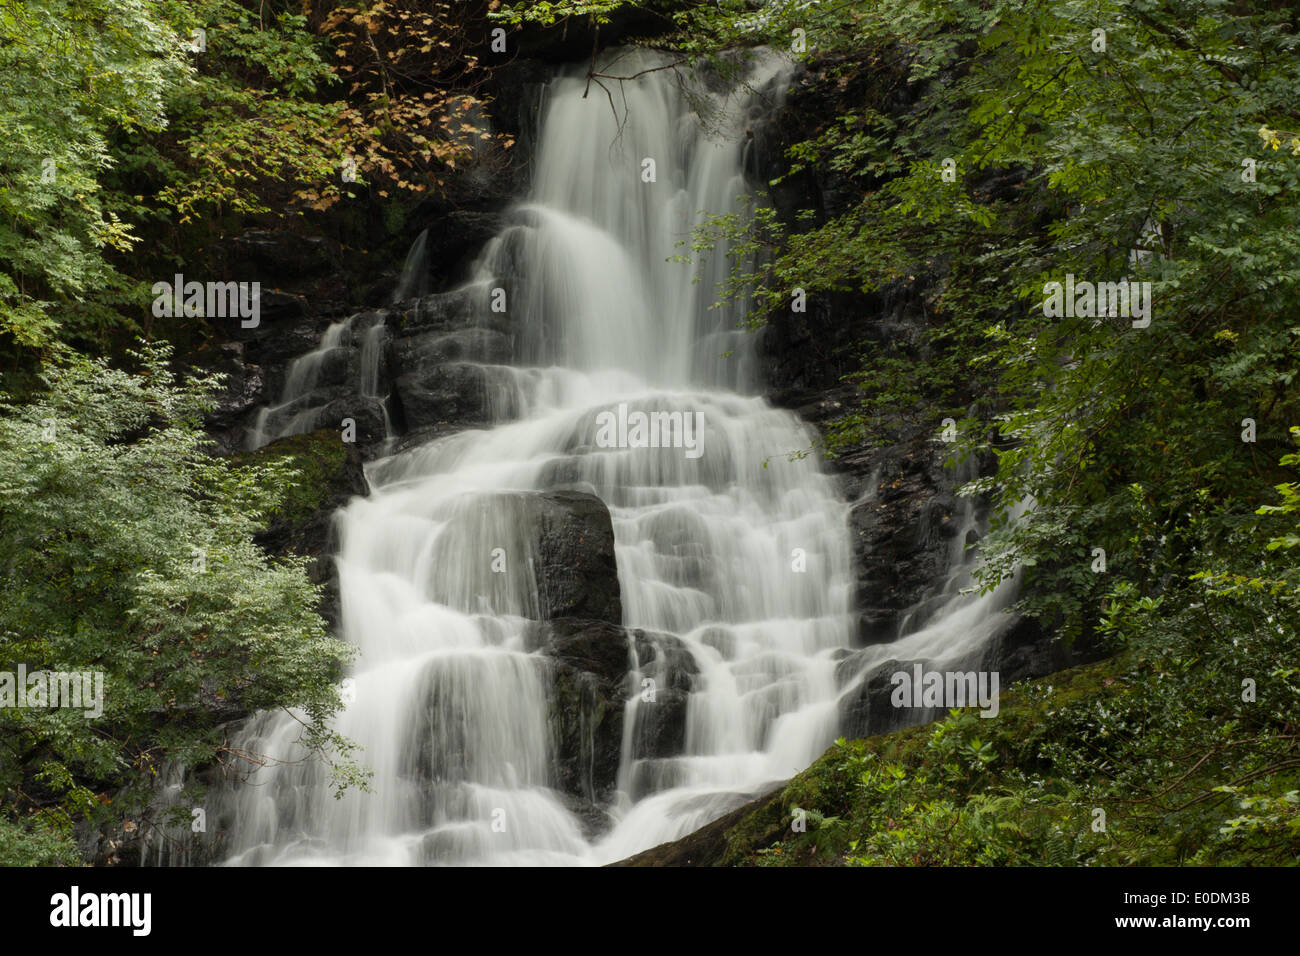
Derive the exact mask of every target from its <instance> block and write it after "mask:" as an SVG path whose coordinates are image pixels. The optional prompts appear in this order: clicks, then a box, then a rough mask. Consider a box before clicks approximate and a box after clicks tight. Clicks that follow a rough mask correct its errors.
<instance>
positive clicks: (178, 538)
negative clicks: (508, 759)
mask: <svg viewBox="0 0 1300 956" xmlns="http://www.w3.org/2000/svg"><path fill="white" fill-rule="evenodd" d="M167 356H168V349H167V348H166V347H163V346H144V347H142V349H141V350H140V351H139V352H137V353H134V358H135V359H136V361H137V362H138V370H137V371H135V372H126V371H120V370H115V369H112V368H110V367H109V366H108V364H107V363H106V362H104V361H102V360H90V359H86V358H84V357H81V356H77V355H73V354H70V355H67V356H65V357H64V358H63V359H61V360H60V361H58V362H57V363H55V364H53V365H51V366H50V368H49V369H48V370H47V372H46V373H45V375H44V379H45V382H46V384H47V386H48V388H47V391H46V392H45V393H44V394H43V395H41V396H40V397H39V399H37V400H34V401H31V402H29V403H28V404H26V405H23V406H16V405H12V404H7V403H6V404H0V672H7V673H10V674H14V673H16V672H17V670H18V667H19V665H22V666H23V667H25V669H26V671H27V672H28V673H29V674H30V673H34V672H38V671H46V672H51V671H53V672H77V673H79V672H98V673H100V674H102V680H103V685H102V686H103V701H102V706H103V714H102V717H98V718H93V717H89V716H87V711H86V709H73V708H69V707H67V706H63V707H60V708H49V707H42V706H29V707H26V708H19V707H14V706H7V707H3V708H0V792H2V793H4V794H5V797H4V803H3V805H2V806H3V814H4V815H5V816H7V817H8V818H9V819H10V820H11V821H22V824H23V826H24V827H25V828H27V829H28V830H29V832H31V833H37V832H38V831H39V833H44V834H46V836H47V837H48V835H49V834H50V833H57V834H64V835H66V833H67V832H68V827H69V825H70V823H71V821H72V820H74V819H76V818H82V817H84V818H88V819H91V820H94V819H97V818H98V816H99V815H100V814H102V813H105V812H108V811H107V808H106V807H105V805H104V803H105V801H106V800H108V799H109V798H110V794H111V793H113V792H114V791H115V790H117V789H118V788H123V789H124V795H123V796H121V797H118V798H117V800H118V805H115V806H114V807H113V808H112V809H113V811H114V812H116V813H119V814H120V813H122V812H124V809H125V810H127V811H129V810H130V809H131V808H133V807H138V806H140V805H142V803H143V801H144V800H145V799H146V798H147V796H148V793H149V788H150V786H151V784H152V781H153V778H154V775H155V774H156V773H157V772H158V769H159V768H160V767H161V766H162V765H163V764H164V762H167V761H176V762H179V763H180V764H182V765H184V766H187V767H194V766H197V765H200V764H203V763H205V762H211V761H213V760H217V761H220V762H222V763H223V765H225V766H226V768H227V769H228V770H229V771H230V772H235V773H238V772H240V770H241V764H240V760H239V759H238V758H234V757H232V755H231V754H230V753H229V752H228V751H227V750H226V749H225V746H224V741H225V736H224V730H223V725H224V723H225V722H226V721H229V720H230V719H232V718H233V717H236V716H239V715H241V714H244V713H249V712H253V711H256V710H259V709H264V708H281V707H282V708H286V709H289V710H290V711H291V712H293V713H295V714H296V715H298V716H299V718H300V719H301V720H302V722H303V725H304V738H305V743H306V745H307V746H308V747H309V748H311V749H312V750H313V751H314V753H315V754H317V755H318V756H319V757H321V758H322V759H327V760H330V761H337V764H336V770H337V772H338V775H339V776H338V778H337V779H338V782H339V783H340V785H346V784H347V783H351V782H356V781H357V780H359V779H360V778H359V775H358V774H357V771H356V768H355V767H353V766H352V765H351V764H350V763H349V762H348V761H347V759H346V757H347V753H348V751H349V749H350V745H349V744H348V742H347V741H346V740H344V739H343V738H341V737H339V736H338V735H336V734H334V733H333V732H332V731H331V730H330V729H329V727H328V719H329V717H330V715H331V714H332V713H333V712H334V711H335V710H336V709H337V708H338V706H339V697H338V692H337V689H336V686H335V682H336V681H337V679H338V676H339V674H340V669H341V665H342V664H343V662H344V661H345V660H347V659H348V656H349V649H348V648H347V646H346V645H344V644H342V643H341V642H339V641H337V640H335V639H334V638H332V637H330V636H328V635H327V633H326V630H325V626H324V623H323V621H322V620H321V618H320V617H319V615H318V614H317V603H318V599H319V594H318V591H317V588H316V587H315V586H313V585H312V584H311V583H310V582H309V580H308V578H307V574H306V571H305V569H304V566H303V563H302V561H301V559H281V560H271V559H270V558H268V556H267V555H266V554H265V553H264V552H262V550H261V549H260V548H259V547H258V546H257V545H256V544H255V543H254V541H253V535H254V533H255V532H257V531H258V530H259V529H260V528H262V527H263V526H264V524H265V522H266V520H267V518H268V516H270V515H271V514H272V513H273V512H274V509H275V508H276V506H277V504H278V502H279V501H280V500H281V499H282V498H283V496H284V493H285V491H286V489H287V487H288V485H289V483H290V482H291V481H292V480H293V478H294V474H293V472H292V470H291V468H289V467H288V466H286V465H285V464H283V463H279V464H277V463H270V464H266V465H260V466H254V467H243V468H241V467H235V466H234V465H232V464H231V463H230V462H229V461H227V460H225V459H221V458H215V457H210V456H209V455H208V454H207V452H206V450H205V443H206V439H205V437H204V435H203V432H202V430H201V416H202V414H203V412H204V411H205V409H206V408H207V407H208V405H209V403H210V397H211V394H212V392H213V389H214V388H215V387H216V385H217V379H216V378H215V377H205V378H199V379H193V380H189V381H185V382H182V383H179V384H177V383H175V382H173V380H172V373H171V372H170V370H169V368H168V366H167V361H166V360H167ZM340 758H341V759H340ZM123 804H125V807H124V806H123Z"/></svg>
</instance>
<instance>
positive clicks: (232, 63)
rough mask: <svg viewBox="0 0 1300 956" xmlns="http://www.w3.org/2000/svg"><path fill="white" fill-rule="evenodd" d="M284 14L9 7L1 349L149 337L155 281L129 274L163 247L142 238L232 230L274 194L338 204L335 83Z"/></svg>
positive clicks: (57, 4) (98, 4)
mask: <svg viewBox="0 0 1300 956" xmlns="http://www.w3.org/2000/svg"><path fill="white" fill-rule="evenodd" d="M274 6H275V5H268V4H260V5H257V6H256V7H245V6H243V5H241V4H239V3H236V2H234V0H197V2H193V3H191V2H181V0H137V2H131V3H119V2H109V0H77V2H75V3H74V2H69V0H53V2H31V0H14V2H11V3H6V4H5V5H4V7H3V8H0V98H3V99H4V101H5V105H6V109H5V111H4V113H3V115H0V349H4V350H5V351H6V352H10V353H12V354H14V355H16V356H25V355H30V354H31V352H32V350H36V351H47V350H49V349H51V348H52V347H53V346H55V345H56V344H58V343H60V342H62V343H74V344H80V345H86V344H93V345H96V346H101V347H102V346H103V345H105V344H107V343H109V342H111V341H114V340H117V339H120V338H121V336H122V334H123V333H132V334H133V333H135V332H138V331H139V329H140V327H141V326H140V324H139V323H138V321H137V317H138V316H139V315H140V314H141V313H142V312H143V311H144V306H145V304H146V303H147V302H148V301H149V296H148V288H149V286H150V284H151V282H150V281H139V280H136V279H134V278H132V276H131V273H132V272H133V271H135V268H139V266H140V264H141V263H142V262H150V261H156V260H155V259H152V258H151V257H150V256H149V255H142V253H145V252H153V253H157V252H159V251H161V250H147V249H145V248H144V247H141V246H139V242H140V239H141V236H142V234H143V233H142V230H147V231H149V232H151V233H154V234H156V231H157V230H159V229H161V228H164V227H166V228H169V229H175V228H176V227H178V226H183V225H185V224H187V223H191V222H194V221H195V220H196V219H197V218H198V217H200V216H202V217H203V218H204V220H205V226H206V229H207V232H208V233H209V234H211V233H219V232H220V226H221V223H222V221H223V220H222V217H224V216H228V215H232V214H236V215H238V214H243V215H248V214H253V213H266V212H269V211H270V208H271V206H270V204H269V203H268V197H269V196H270V195H271V194H272V193H271V190H272V187H273V186H274V185H275V184H298V185H300V186H303V185H313V184H314V185H318V186H319V187H320V188H321V189H323V190H324V191H326V192H330V191H331V190H332V191H333V192H335V193H336V192H337V187H335V186H334V185H333V183H334V181H335V180H336V179H337V177H336V176H334V175H333V172H334V169H335V168H336V166H337V163H338V158H339V153H340V147H339V146H337V145H335V144H334V143H333V140H332V138H331V133H332V132H333V131H334V129H335V127H336V126H337V125H338V117H339V114H340V107H339V106H338V105H337V104H327V103H320V102H317V101H316V100H315V96H316V92H317V87H318V86H320V85H323V84H324V83H326V82H330V81H333V80H334V79H335V77H334V75H333V73H332V71H331V70H330V68H329V65H328V64H327V63H326V62H325V61H324V59H323V58H322V56H321V52H320V49H319V46H320V40H319V38H318V37H315V36H313V35H312V34H311V33H310V32H309V31H308V30H307V23H306V19H305V18H304V17H303V16H302V15H301V14H295V13H290V12H288V11H276V10H274ZM199 29H201V30H203V31H205V33H204V34H203V40H204V43H205V45H206V48H205V49H202V50H197V49H193V47H194V46H195V45H196V42H195V41H192V40H191V31H193V30H199ZM279 198H280V200H282V201H281V202H279V203H278V205H280V206H282V207H283V206H284V205H285V204H286V203H287V201H288V199H289V198H290V197H289V196H288V195H287V194H285V195H283V196H281V197H279ZM310 199H312V200H315V199H319V194H315V195H313V196H312V197H310ZM307 201H310V200H309V199H304V200H303V202H307ZM168 237H169V239H172V240H175V239H176V238H177V236H176V234H175V233H174V232H172V233H169V235H168ZM170 245H171V251H172V253H173V255H175V254H176V248H177V247H176V245H175V244H174V243H173V244H170ZM131 258H133V259H134V262H133V263H132V265H133V267H134V268H128V267H127V265H126V262H127V261H128V260H129V259H131Z"/></svg>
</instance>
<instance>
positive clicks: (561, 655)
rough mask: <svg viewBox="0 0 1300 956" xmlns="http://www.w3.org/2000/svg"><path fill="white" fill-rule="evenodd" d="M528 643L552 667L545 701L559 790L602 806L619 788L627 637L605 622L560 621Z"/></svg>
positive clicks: (536, 630)
mask: <svg viewBox="0 0 1300 956" xmlns="http://www.w3.org/2000/svg"><path fill="white" fill-rule="evenodd" d="M526 639H527V642H528V643H527V646H528V649H529V650H538V649H540V650H541V651H542V653H543V654H545V655H546V656H547V657H548V658H550V660H551V664H552V666H551V668H550V677H551V689H550V693H549V694H548V695H547V701H548V704H549V709H550V712H549V722H550V725H551V728H552V729H553V731H554V735H555V745H556V779H557V783H558V785H559V788H560V789H561V790H563V791H565V792H566V793H570V794H574V795H576V796H579V797H582V798H584V799H585V800H587V801H590V802H592V803H599V802H603V801H605V800H607V799H608V798H609V796H610V795H611V794H612V792H613V790H614V787H615V784H616V782H617V778H618V766H619V758H620V756H621V751H622V745H623V714H624V708H625V704H626V702H627V695H628V690H629V686H628V669H629V666H630V664H631V642H630V640H629V637H628V633H627V631H626V630H625V629H624V628H622V627H619V626H617V625H614V624H610V623H609V622H607V621H583V620H575V619H572V618H562V619H557V620H553V621H544V622H539V623H537V624H535V625H532V627H530V629H529V632H528V635H527V638H526Z"/></svg>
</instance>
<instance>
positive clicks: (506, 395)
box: [393, 362, 519, 430]
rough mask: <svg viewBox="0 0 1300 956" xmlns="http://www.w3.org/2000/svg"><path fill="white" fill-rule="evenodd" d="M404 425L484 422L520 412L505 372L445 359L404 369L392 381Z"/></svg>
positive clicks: (495, 420)
mask: <svg viewBox="0 0 1300 956" xmlns="http://www.w3.org/2000/svg"><path fill="white" fill-rule="evenodd" d="M393 387H394V389H395V391H396V393H397V408H398V416H399V420H400V422H401V425H402V427H403V428H404V429H407V430H410V429H416V428H427V427H429V426H434V425H446V424H470V425H487V424H491V423H493V422H497V421H503V420H508V419H510V418H513V417H514V416H516V415H517V414H518V413H519V403H518V395H517V393H516V392H515V389H514V383H513V381H512V380H511V379H510V377H509V375H508V373H504V372H502V371H499V370H496V369H492V368H489V367H486V366H483V365H475V364H472V363H468V362H448V363H446V364H443V365H436V366H432V367H427V368H419V369H417V370H415V371H411V372H404V373H402V374H400V375H398V376H397V378H396V380H395V381H394V382H393Z"/></svg>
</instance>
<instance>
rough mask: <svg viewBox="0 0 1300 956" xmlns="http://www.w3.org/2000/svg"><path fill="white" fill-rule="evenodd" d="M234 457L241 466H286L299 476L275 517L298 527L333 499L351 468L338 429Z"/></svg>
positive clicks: (317, 432)
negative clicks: (338, 486) (267, 464)
mask: <svg viewBox="0 0 1300 956" xmlns="http://www.w3.org/2000/svg"><path fill="white" fill-rule="evenodd" d="M233 457H234V460H235V461H236V462H237V463H238V464H240V465H252V464H265V463H271V462H276V463H284V464H288V465H290V466H291V467H292V468H293V469H294V470H295V471H296V472H297V473H298V477H297V478H296V479H295V480H294V481H293V482H292V483H291V484H290V485H289V487H288V489H287V494H286V495H285V497H284V500H283V501H282V502H281V503H280V506H279V508H278V509H276V511H275V515H274V517H275V518H276V519H277V520H278V521H280V522H283V523H284V524H287V525H289V526H290V527H298V526H300V525H302V524H304V523H305V522H307V521H308V520H310V519H311V518H312V516H313V515H315V514H316V513H317V512H318V511H320V510H321V508H322V507H324V506H325V503H326V502H327V501H329V499H330V498H331V497H332V496H333V494H334V493H335V491H336V489H337V484H338V482H339V480H340V479H341V478H342V476H343V473H344V469H345V468H346V467H347V461H348V452H347V448H346V447H344V445H343V441H342V439H341V438H340V436H339V432H338V431H337V430H336V429H328V428H323V429H321V430H319V431H314V432H309V433H307V434H304V435H291V436H289V437H287V438H281V439H279V440H278V441H274V442H272V443H271V444H269V445H267V446H265V447H264V448H259V449H257V450H256V451H249V452H240V453H239V454H237V455H235V456H233Z"/></svg>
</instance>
